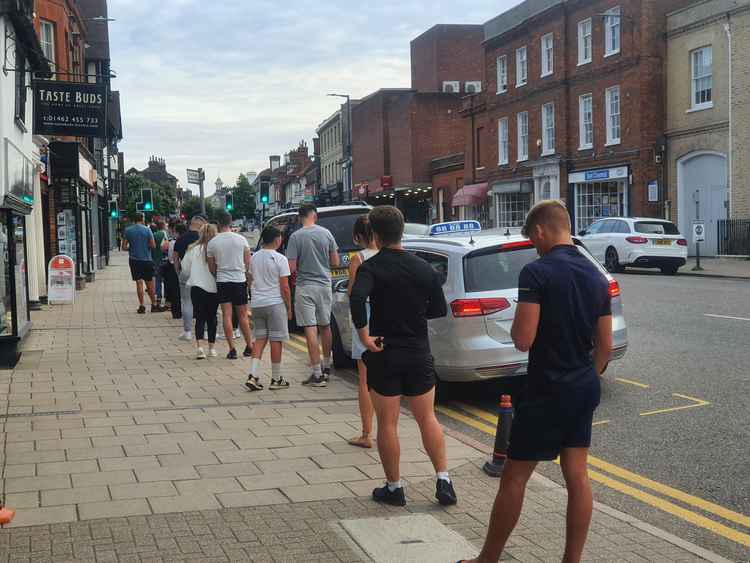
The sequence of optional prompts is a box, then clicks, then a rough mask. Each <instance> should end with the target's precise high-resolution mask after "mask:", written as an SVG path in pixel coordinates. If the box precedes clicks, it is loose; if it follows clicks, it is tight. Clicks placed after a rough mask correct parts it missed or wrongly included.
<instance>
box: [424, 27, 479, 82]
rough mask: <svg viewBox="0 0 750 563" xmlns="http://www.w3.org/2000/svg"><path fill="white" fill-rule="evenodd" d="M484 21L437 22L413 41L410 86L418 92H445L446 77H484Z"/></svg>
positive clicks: (471, 78)
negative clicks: (460, 23) (448, 23)
mask: <svg viewBox="0 0 750 563" xmlns="http://www.w3.org/2000/svg"><path fill="white" fill-rule="evenodd" d="M483 38H484V34H483V28H482V26H481V25H436V26H434V27H432V28H430V29H429V30H427V31H426V32H424V33H423V34H422V35H420V36H419V37H417V38H416V39H414V40H413V41H412V42H411V87H412V88H413V89H415V90H418V91H419V92H442V89H443V81H453V80H457V81H459V82H460V83H461V91H462V92H463V91H464V85H465V83H466V82H467V81H476V80H481V81H482V84H483V85H484V83H485V82H484V76H483V75H484V69H483V65H482V40H483Z"/></svg>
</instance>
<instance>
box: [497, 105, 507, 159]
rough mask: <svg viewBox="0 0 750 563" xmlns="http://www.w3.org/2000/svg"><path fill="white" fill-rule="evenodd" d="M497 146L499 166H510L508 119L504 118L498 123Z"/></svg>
mask: <svg viewBox="0 0 750 563" xmlns="http://www.w3.org/2000/svg"><path fill="white" fill-rule="evenodd" d="M497 145H498V159H497V163H498V164H499V165H503V164H508V154H509V152H510V151H509V146H508V118H507V117H503V118H502V119H500V120H499V121H498V122H497Z"/></svg>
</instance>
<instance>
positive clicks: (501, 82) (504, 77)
mask: <svg viewBox="0 0 750 563" xmlns="http://www.w3.org/2000/svg"><path fill="white" fill-rule="evenodd" d="M507 91H508V57H507V56H506V55H503V56H502V57H498V58H497V93H498V94H502V93H503V92H507Z"/></svg>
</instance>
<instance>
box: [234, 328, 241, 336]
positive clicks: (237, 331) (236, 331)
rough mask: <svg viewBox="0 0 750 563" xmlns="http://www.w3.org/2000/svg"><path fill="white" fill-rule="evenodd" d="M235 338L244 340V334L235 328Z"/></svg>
mask: <svg viewBox="0 0 750 563" xmlns="http://www.w3.org/2000/svg"><path fill="white" fill-rule="evenodd" d="M233 336H234V338H242V334H240V329H238V328H235V329H234V334H233Z"/></svg>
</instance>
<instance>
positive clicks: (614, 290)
mask: <svg viewBox="0 0 750 563" xmlns="http://www.w3.org/2000/svg"><path fill="white" fill-rule="evenodd" d="M619 295H620V284H619V283H617V280H611V281H610V282H609V296H610V297H617V296H619Z"/></svg>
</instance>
